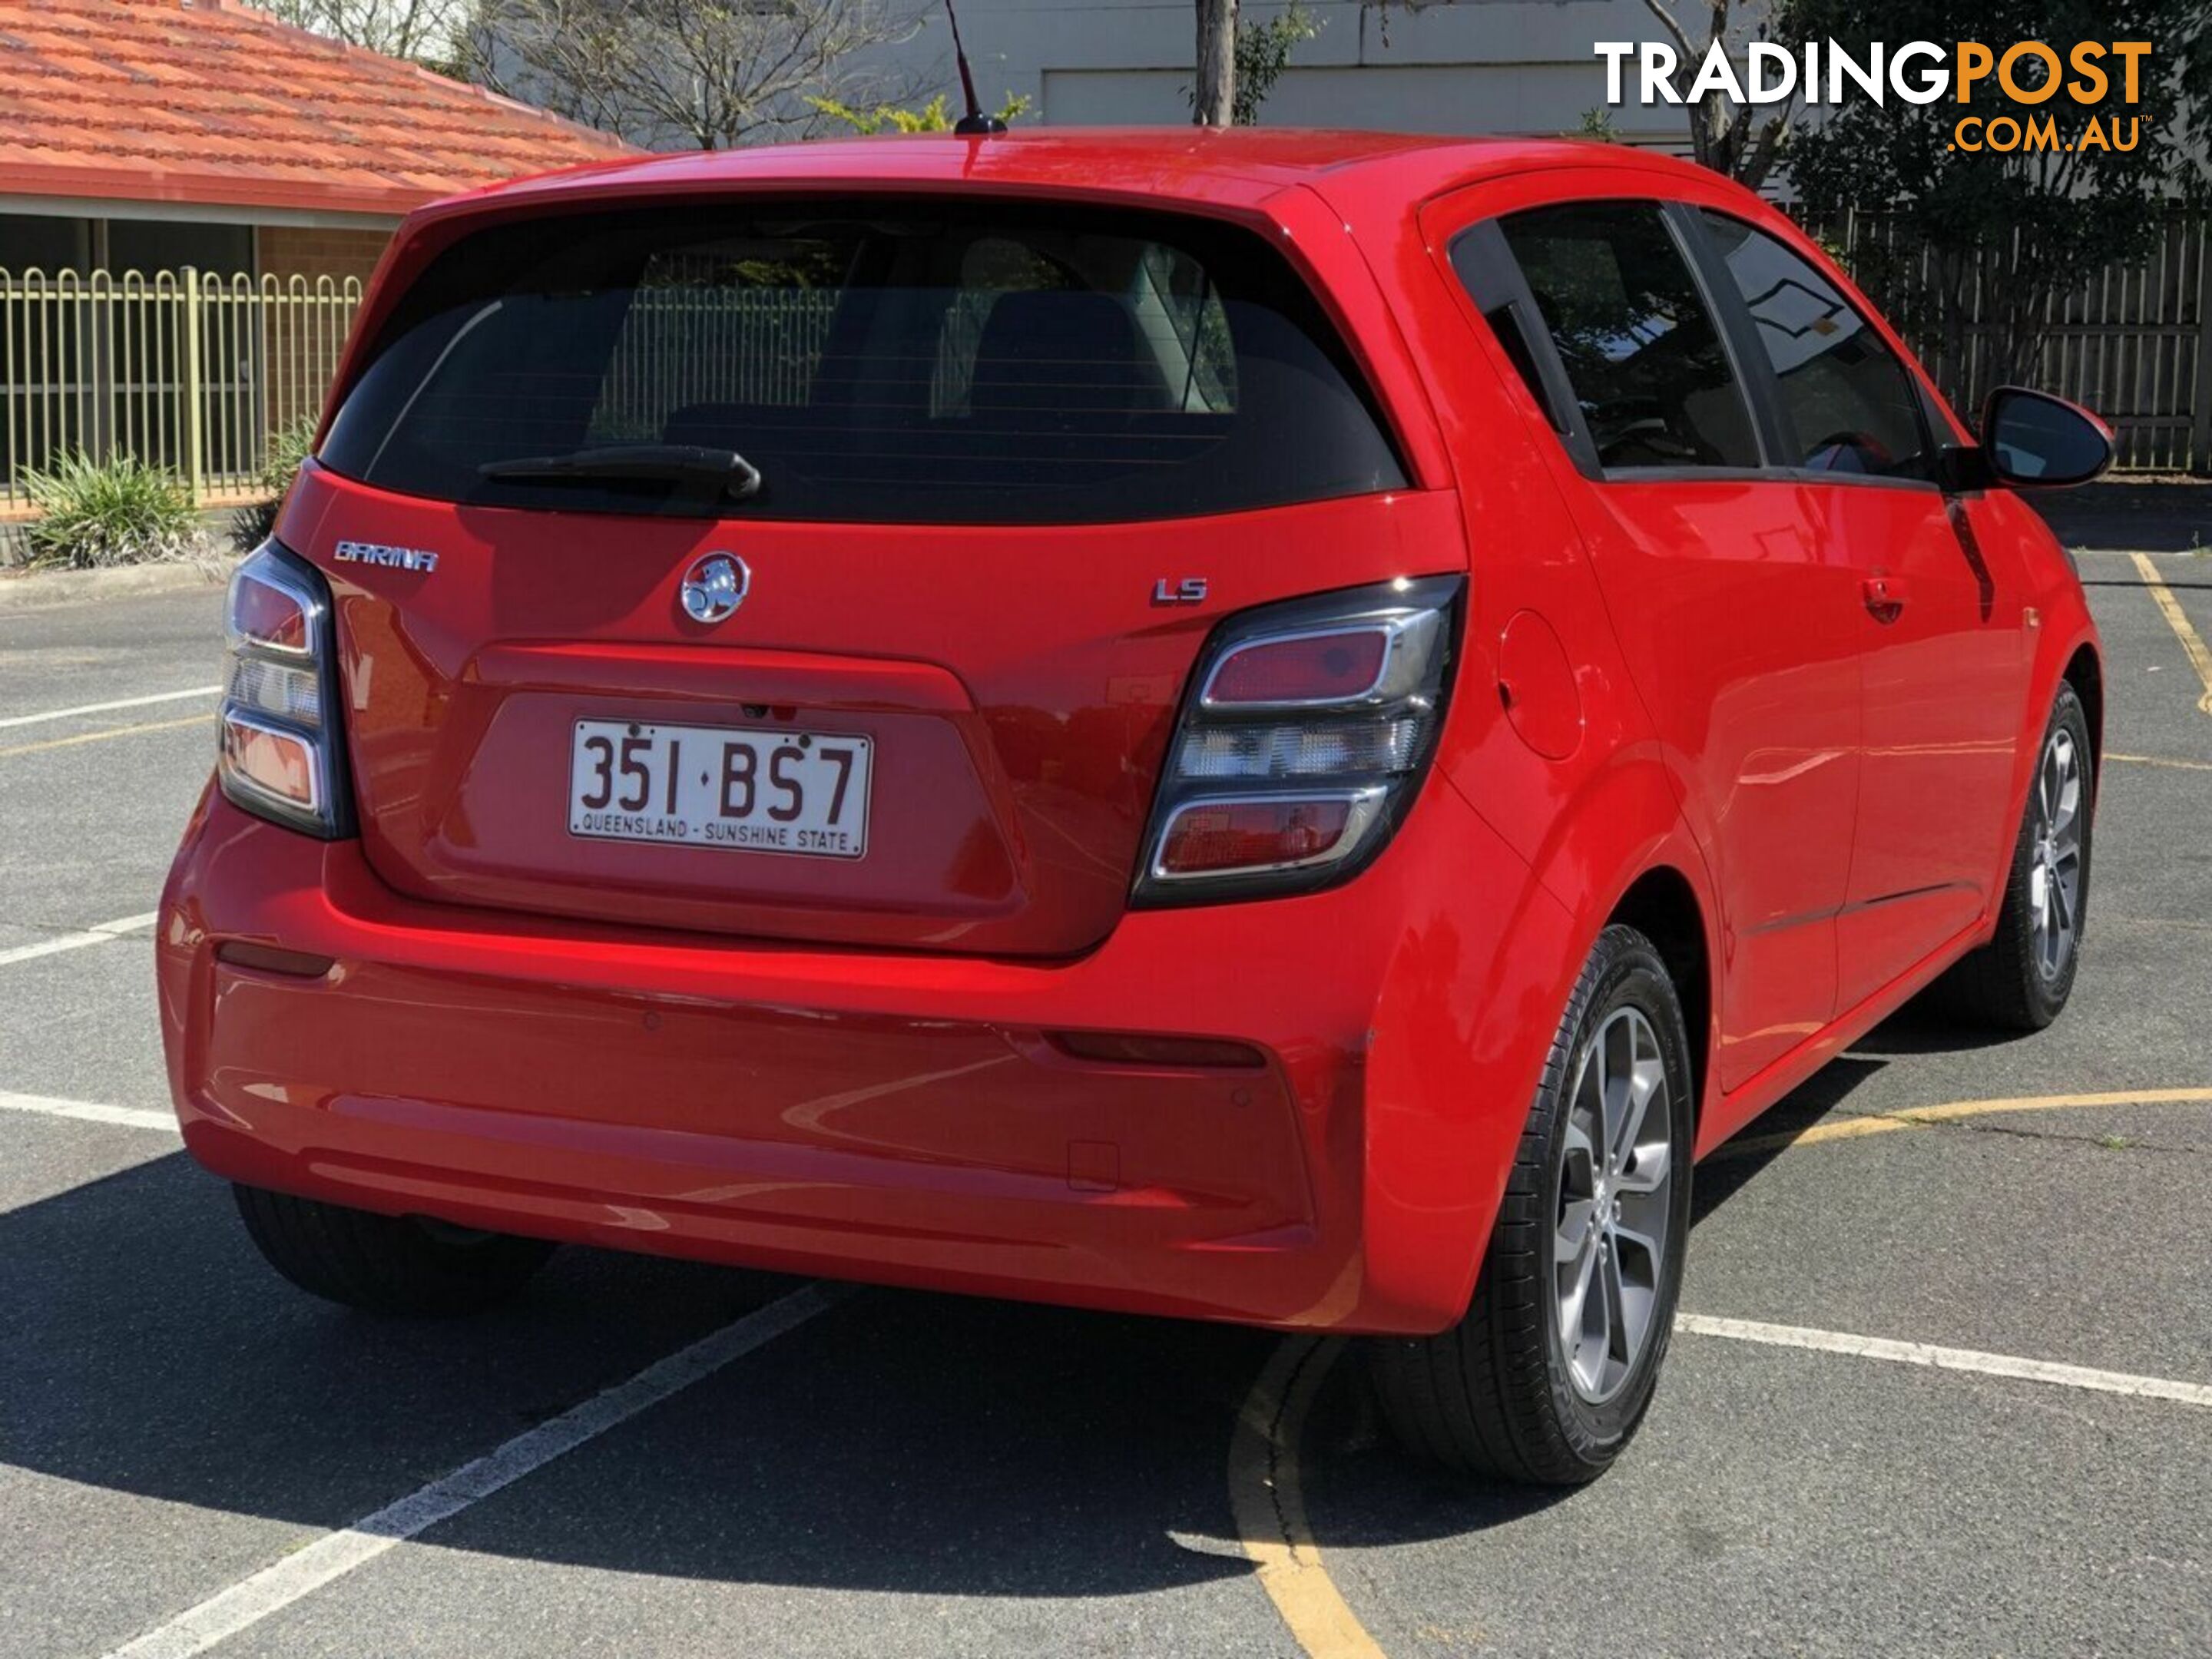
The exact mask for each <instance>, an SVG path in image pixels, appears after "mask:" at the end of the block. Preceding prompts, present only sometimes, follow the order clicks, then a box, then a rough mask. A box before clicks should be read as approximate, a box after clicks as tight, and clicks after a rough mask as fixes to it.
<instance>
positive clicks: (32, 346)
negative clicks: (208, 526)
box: [0, 270, 361, 508]
mask: <svg viewBox="0 0 2212 1659" xmlns="http://www.w3.org/2000/svg"><path fill="white" fill-rule="evenodd" d="M360 304H361V284H360V283H358V282H357V281H356V280H355V279H353V278H351V277H348V278H347V279H346V280H345V281H344V282H343V283H333V282H332V281H331V279H330V278H329V277H327V276H322V277H317V278H316V279H315V280H313V282H310V281H308V280H307V278H306V277H303V276H291V277H282V278H280V277H276V276H263V277H260V278H258V279H257V278H255V277H252V276H245V275H242V274H241V275H238V276H214V275H210V274H207V273H204V272H201V271H197V270H179V271H166V270H165V271H161V272H158V273H156V274H155V275H154V276H141V275H140V274H139V273H138V272H137V271H127V272H125V273H124V274H123V275H121V276H112V275H110V274H109V273H108V272H106V271H104V270H100V271H94V272H93V273H92V274H91V275H90V276H78V275H77V274H76V273H75V272H73V271H62V272H59V273H57V274H55V275H52V276H48V275H46V274H45V273H44V272H41V271H39V270H25V271H22V272H20V273H17V272H11V271H9V270H0V508H6V507H21V506H23V505H25V504H26V500H27V498H26V496H25V495H24V478H23V475H24V473H25V471H26V470H27V469H29V468H33V467H42V466H46V465H49V464H50V463H52V461H53V460H54V459H57V458H58V457H60V456H62V455H64V454H68V453H72V452H80V451H81V452H83V453H88V454H92V455H108V454H112V453H116V452H118V451H127V452H129V453H131V454H133V455H136V456H137V458H138V459H141V460H143V461H147V462H150V463H152V464H154V465H160V466H166V467H167V468H169V469H170V470H171V471H173V472H175V473H176V475H177V476H178V477H179V478H181V479H182V480H183V481H184V483H185V488H186V489H188V490H189V491H190V492H191V496H192V498H193V500H195V501H221V500H223V499H225V498H229V499H247V498H250V497H252V496H253V495H258V494H259V493H261V492H262V485H261V483H260V475H261V471H262V466H263V464H264V461H265V460H266V459H267V457H268V451H269V441H270V435H272V434H274V433H278V432H282V431H283V430H284V429H285V428H288V427H292V426H295V425H297V424H298V423H300V422H302V421H307V420H312V419H313V418H314V416H316V414H317V413H318V412H319V410H321V408H322V402H323V392H324V388H325V387H326V386H328V385H329V384H330V381H331V375H332V374H334V373H335V372H336V371H337V361H338V354H339V352H340V350H341V349H343V346H344V344H345V337H346V331H347V330H348V329H349V327H350V326H351V325H352V323H353V317H354V313H355V311H356V309H357V308H358V307H359V306H360Z"/></svg>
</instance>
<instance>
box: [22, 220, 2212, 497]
mask: <svg viewBox="0 0 2212 1659" xmlns="http://www.w3.org/2000/svg"><path fill="white" fill-rule="evenodd" d="M1835 240H1838V242H1840V243H1841V244H1842V245H1843V247H1844V253H1845V256H1846V258H1847V259H1849V260H1850V263H1851V264H1853V265H1854V266H1855V267H1856V268H1857V270H1858V271H1859V272H1860V274H1861V275H1862V277H1863V280H1866V281H1867V282H1868V283H1869V285H1870V287H1871V288H1872V289H1874V291H1875V297H1876V299H1877V300H1878V301H1880V302H1881V304H1882V305H1883V306H1884V307H1885V308H1886V309H1887V310H1889V311H1890V313H1891V314H1892V315H1893V317H1894V318H1895V319H1897V321H1898V324H1899V327H1900V328H1901V329H1903V330H1904V331H1905V333H1906V334H1907V335H1908V336H1909V337H1911V338H1912V339H1913V341H1914V343H1915V344H1916V345H1917V347H1918V348H1919V349H1920V350H1921V351H1922V353H1923V356H1924V357H1925V358H1926V360H1927V361H1928V362H1929V368H1930V369H1931V371H1932V372H1933V373H1934V374H1935V375H1936V380H1937V381H1938V383H1939V384H1941V385H1942V386H1945V387H1946V388H1947V389H1949V390H1950V391H1952V392H1954V394H1955V395H1959V396H1960V400H1961V403H1962V405H1963V406H1964V407H1965V408H1966V409H1968V410H1971V409H1972V407H1974V406H1975V405H1977V404H1978V402H1979V400H1980V398H1981V397H1982V396H1983V395H1984V393H1985V392H1987V391H1988V390H1989V386H1990V380H1991V378H1992V365H1993V362H1994V360H1995V359H1996V356H1997V345H1996V342H1997V338H1998V335H1999V329H1998V325H1997V324H1996V321H1995V320H1994V319H1984V318H1983V317H1981V316H1980V315H1978V314H1969V315H1967V316H1966V318H1965V319H1964V320H1963V326H1954V327H1953V328H1951V329H1949V330H1946V329H1945V328H1944V327H1943V326H1942V323H1943V317H1942V308H1943V306H1942V297H1941V296H1942V291H1943V290H1942V283H1941V282H1940V280H1939V273H1938V271H1937V269H1936V261H1935V258H1934V256H1933V255H1932V254H1930V253H1929V252H1928V251H1927V250H1925V249H1920V250H1914V249H1911V248H1909V247H1900V246H1899V242H1898V238H1897V233H1896V229H1895V226H1894V224H1893V222H1891V221H1888V220H1887V219H1885V218H1883V217H1881V216H1855V217H1854V218H1853V219H1852V220H1851V221H1850V223H1849V224H1847V225H1846V226H1845V227H1844V230H1843V233H1842V234H1840V235H1839V236H1838V237H1837V238H1836V239H1835ZM1974 276H1975V280H1973V281H1972V282H1969V283H1967V284H1966V290H1965V291H1966V292H1967V293H1969V294H1970V295H1973V294H1980V293H1984V292H1987V291H1988V289H1989V283H1988V281H1987V280H1986V279H1985V278H1986V274H1985V273H1981V272H1976V273H1974ZM835 298H836V296H835V294H834V292H831V293H815V292H811V291H805V292H802V291H794V290H788V289H765V290H756V291H751V292H746V291H743V290H738V291H732V290H730V289H722V290H720V292H719V293H715V294H714V295H712V296H711V302H710V301H709V297H708V296H706V295H698V294H695V293H691V292H687V291H684V290H682V289H677V290H672V291H669V292H665V293H660V294H655V295H653V296H651V299H650V301H649V303H647V302H643V301H641V309H642V310H644V311H646V312H649V313H651V314H650V315H641V316H640V317H636V318H633V319H632V324H633V326H631V327H629V328H627V329H626V330H625V331H624V336H623V339H622V340H621V341H620V342H619V343H618V345H617V351H616V354H615V362H613V364H612V365H611V374H610V377H609V384H608V388H607V394H606V399H605V407H604V409H603V410H602V414H603V416H605V417H606V419H607V422H608V423H609V424H610V425H611V427H614V428H619V427H620V426H621V425H622V424H623V416H624V415H625V414H626V413H627V412H629V411H632V410H635V412H636V413H637V415H638V416H640V417H641V418H642V417H643V416H645V415H646V414H647V412H649V411H653V410H661V411H665V410H667V409H668V408H670V407H672V406H674V405H675V404H681V403H685V402H698V401H722V400H726V401H730V402H736V403H772V402H782V401H793V400H803V399H804V398H805V395H806V394H805V385H806V382H807V381H808V380H810V379H811V372H812V369H813V367H814V364H815V363H816V362H817V361H818V359H819V355H820V352H821V349H822V347H823V342H824V340H825V339H826V337H827V334H828V330H829V319H830V314H831V311H832V309H833V308H834V302H835ZM360 304H361V285H360V283H358V282H356V281H355V280H354V279H352V278H350V277H349V278H348V279H347V280H346V281H344V282H343V283H333V282H332V281H331V279H330V278H328V277H317V278H315V279H314V280H313V281H312V282H310V281H309V280H308V279H307V278H305V277H301V276H290V277H276V276H262V277H259V278H255V277H252V276H245V275H238V276H215V275H210V274H208V273H204V272H201V271H197V270H179V271H175V272H170V271H162V272H160V273H157V274H155V275H154V276H141V275H139V274H138V273H137V272H136V271H131V272H126V273H125V274H124V275H122V276H111V275H110V274H109V273H107V272H106V271H94V273H92V274H91V275H90V276H78V275H76V274H75V273H74V272H68V271H64V272H61V273H58V274H56V275H52V276H49V275H46V274H44V273H42V272H40V271H38V270H25V271H22V272H20V273H11V272H9V271H8V270H4V269H0V512H5V511H8V510H10V509H21V508H22V507H26V506H27V504H28V499H27V495H26V494H25V490H24V473H25V471H27V469H29V468H33V467H40V466H44V465H48V464H49V463H51V462H52V460H54V459H57V458H58V457H59V456H62V455H64V454H67V453H73V452H79V451H81V452H83V453H89V454H92V455H95V456H104V455H107V454H111V453H116V452H118V451H128V452H129V453H131V454H134V455H136V456H137V457H138V458H139V459H141V460H144V461H148V462H151V463H153V464H155V465H161V466H166V467H168V468H170V469H171V470H172V471H174V472H175V473H176V474H177V476H178V477H179V478H181V479H182V480H183V481H184V483H185V488H186V489H188V490H189V491H190V493H191V497H192V499H193V500H194V501H198V502H203V503H204V502H219V501H226V500H228V501H243V500H251V499H253V498H254V497H256V496H258V495H262V494H264V485H263V483H262V482H261V474H262V470H263V466H264V462H265V461H266V459H267V458H268V455H269V449H270V439H271V437H272V435H276V434H278V433H282V432H283V431H284V430H286V429H287V428H290V427H293V426H295V425H297V424H298V423H300V422H303V421H310V420H313V418H314V416H316V414H317V413H318V412H319V410H320V409H321V407H322V401H323V394H324V391H325V388H326V387H327V386H328V385H329V384H330V380H331V376H332V375H333V374H335V373H336V371H337V362H338V356H339V354H340V352H341V350H342V349H343V346H344V344H345V338H346V334H347V331H348V330H349V328H350V326H351V325H352V322H353V319H354V314H355V313H356V310H357V309H358V308H359V307H360ZM1971 309H1972V310H1973V311H1976V312H1978V306H1974V307H1971ZM1947 334H1948V336H1949V339H1948V342H1947V339H1946V336H1947ZM2020 378H2022V379H2027V380H2033V381H2034V382H2035V383H2036V384H2038V385H2039V386H2044V387H2045V388H2046V389H2048V390H2050V391H2053V392H2058V393H2060V394H2061V395H2063V396H2065V397H2069V398H2074V399H2075V400H2076V401H2078V402H2081V403H2083V404H2087V405H2088V406H2089V407H2090V408H2092V409H2094V410H2097V411H2098V412H2099V413H2100V414H2101V415H2103V416H2105V417H2106V419H2107V420H2108V421H2110V422H2112V425H2113V427H2114V428H2115V429H2116V431H2117V432H2118V435H2119V441H2120V466H2121V468H2122V469H2123V470H2125V471H2196V472H2200V473H2207V474H2212V219H2207V218H2206V217H2204V216H2175V217H2173V218H2172V219H2171V220H2169V221H2168V222H2166V225H2165V226H2164V227H2163V228H2162V229H2161V232H2160V238H2159V240H2158V241H2157V243H2156V244H2155V246H2154V247H2153V248H2152V250H2151V251H2150V252H2149V253H2148V254H2147V255H2146V256H2145V257H2144V258H2141V259H2138V260H2135V261H2130V262H2116V263H2115V264H2112V265H2109V266H2107V267H2106V269H2105V270H2103V271H2101V272H2100V273H2099V274H2098V275H2097V276H2095V277H2093V279H2091V280H2090V281H2089V282H2087V283H2083V284H2082V285H2081V288H2080V289H2076V290H2075V291H2074V292H2072V293H2069V294H2064V295H2058V296H2057V297H2056V298H2055V299H2054V300H2053V301H2052V302H2051V306H2050V307H2048V310H2047V312H2046V314H2045V319H2044V329H2043V334H2042V343H2041V346H2040V361H2039V362H2038V363H2037V364H2036V365H2035V367H2034V370H2033V373H2030V374H2024V375H2021V377H2020Z"/></svg>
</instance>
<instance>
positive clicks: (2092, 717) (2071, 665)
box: [2059, 641, 2105, 777]
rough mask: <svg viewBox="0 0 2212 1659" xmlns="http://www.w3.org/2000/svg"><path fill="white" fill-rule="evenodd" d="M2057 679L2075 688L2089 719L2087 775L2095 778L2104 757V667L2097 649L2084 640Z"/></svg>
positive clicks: (2084, 712)
mask: <svg viewBox="0 0 2212 1659" xmlns="http://www.w3.org/2000/svg"><path fill="white" fill-rule="evenodd" d="M2059 678H2061V679H2063V680H2064V681H2065V682H2066V684H2069V685H2070V686H2072V687H2073V688H2074V695H2075V696H2077V697H2079V698H2081V712H2082V713H2083V714H2086V715H2087V716H2088V720H2089V758H2090V761H2091V762H2092V763H2093V764H2092V767H2091V774H2090V775H2091V776H2092V777H2094V776H2095V775H2097V773H2098V772H2099V771H2100V770H2101V769H2102V766H2103V763H2104V758H2105V665H2104V663H2103V661H2102V660H2101V659H2100V658H2099V657H2098V655H2097V647H2095V646H2093V645H2091V644H2089V643H2087V641H2084V642H2083V643H2082V644H2081V645H2080V646H2079V647H2076V648H2075V652H2074V654H2073V656H2071V657H2070V658H2069V659H2067V663H2066V671H2065V672H2064V673H2063V674H2062V675H2060V676H2059Z"/></svg>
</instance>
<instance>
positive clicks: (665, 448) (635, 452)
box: [477, 444, 761, 501]
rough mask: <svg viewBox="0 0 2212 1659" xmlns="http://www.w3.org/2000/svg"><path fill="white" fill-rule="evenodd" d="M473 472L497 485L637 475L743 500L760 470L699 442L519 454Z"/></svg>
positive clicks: (756, 486) (707, 497) (755, 488)
mask: <svg viewBox="0 0 2212 1659" xmlns="http://www.w3.org/2000/svg"><path fill="white" fill-rule="evenodd" d="M477 477H483V478H489V479H492V480H493V481H495V482H496V483H521V482H524V481H529V482H531V483H607V482H619V481H621V480H624V479H630V478H636V479H642V480H645V481H647V482H652V481H660V482H665V483H672V484H674V485H676V486H677V487H678V489H679V490H681V491H682V492H683V494H684V495H687V496H693V497H696V498H697V499H700V500H703V501H715V500H726V501H744V499H745V498H746V497H747V496H749V495H757V494H758V493H759V492H760V487H761V473H760V469H759V468H758V467H757V466H755V465H753V464H752V463H751V462H750V461H749V460H747V459H745V458H744V456H742V455H740V454H738V452H737V451H736V450H734V449H710V448H708V447H706V446H704V445H702V444H606V445H602V446H600V447H596V448H592V449H577V450H572V451H570V452H569V453H568V454H566V455H519V456H516V457H515V458H514V459H512V460H505V461H486V462H485V463H484V464H483V465H482V466H480V467H478V468H477Z"/></svg>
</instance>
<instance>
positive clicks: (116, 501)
mask: <svg viewBox="0 0 2212 1659" xmlns="http://www.w3.org/2000/svg"><path fill="white" fill-rule="evenodd" d="M23 484H24V488H25V489H26V491H27V494H28V495H29V496H30V498H31V505H32V507H34V508H35V509H37V511H38V513H39V516H38V518H36V519H35V520H33V521H32V522H31V523H30V524H28V525H27V526H24V528H23V542H24V544H25V546H26V547H27V548H28V549H29V551H30V558H29V560H28V562H29V563H30V564H31V565H32V566H33V568H40V567H45V568H55V567H59V568H64V569H70V570H91V569H95V568H99V567H100V566H102V565H111V564H142V563H143V562H146V561H148V560H149V559H173V558H178V557H180V556H183V555H185V554H186V553H189V552H191V550H193V549H194V547H196V546H197V544H198V542H199V518H198V515H197V514H196V513H194V512H193V511H192V505H191V500H190V499H189V498H188V497H187V496H186V495H185V487H184V485H183V483H180V482H179V480H178V478H177V476H176V475H175V474H174V473H173V472H171V471H168V470H167V468H166V467H159V466H149V465H146V464H145V463H144V462H143V461H141V460H139V459H137V457H136V456H133V455H131V454H127V453H122V452H119V451H118V453H115V454H113V455H111V456H109V457H108V458H107V459H105V460H97V461H96V460H94V459H92V458H91V457H90V456H89V455H86V454H82V453H74V454H64V455H61V456H58V457H57V458H56V459H55V460H54V461H53V463H52V465H49V466H46V467H45V468H43V469H40V468H35V467H32V468H26V469H25V470H24V472H23Z"/></svg>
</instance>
